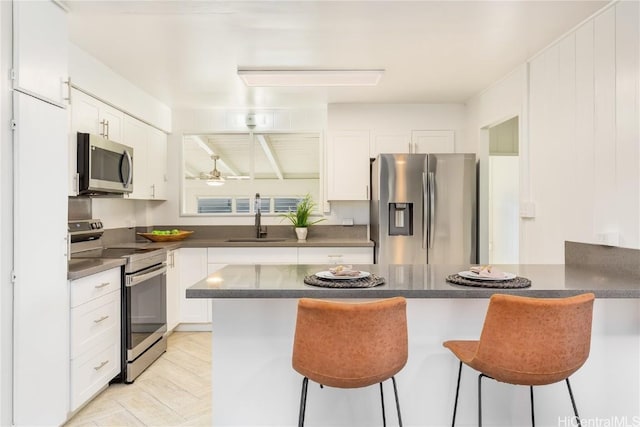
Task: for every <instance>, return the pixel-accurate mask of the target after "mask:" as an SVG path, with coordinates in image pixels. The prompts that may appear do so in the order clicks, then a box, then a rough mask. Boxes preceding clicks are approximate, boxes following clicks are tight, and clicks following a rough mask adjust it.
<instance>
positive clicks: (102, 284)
mask: <svg viewBox="0 0 640 427" xmlns="http://www.w3.org/2000/svg"><path fill="white" fill-rule="evenodd" d="M110 284H111V282H104V283H101V284H99V285H96V286H95V288H96V289H100V288H104V287H105V286H109V285H110Z"/></svg>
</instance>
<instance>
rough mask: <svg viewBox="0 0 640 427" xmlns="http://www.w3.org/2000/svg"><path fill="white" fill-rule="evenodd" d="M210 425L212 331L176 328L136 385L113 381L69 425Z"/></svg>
mask: <svg viewBox="0 0 640 427" xmlns="http://www.w3.org/2000/svg"><path fill="white" fill-rule="evenodd" d="M205 425H207V426H210V425H211V333H210V332H174V333H173V334H171V335H170V336H169V340H168V344H167V351H166V353H164V354H163V355H162V356H161V357H160V358H159V359H158V360H156V361H155V363H154V364H153V365H151V366H150V367H149V368H147V370H146V371H145V372H143V373H142V375H140V376H139V377H138V378H137V379H136V380H135V381H134V383H133V384H112V385H110V386H109V387H108V388H107V389H106V390H104V391H103V392H102V393H100V394H99V395H98V396H96V397H95V398H94V399H93V400H92V401H91V402H89V403H88V404H87V406H85V407H84V408H82V410H81V411H80V412H78V413H77V414H76V415H75V416H74V417H73V418H72V419H70V420H69V421H68V422H67V423H66V424H65V426H69V427H71V426H73V427H77V426H205Z"/></svg>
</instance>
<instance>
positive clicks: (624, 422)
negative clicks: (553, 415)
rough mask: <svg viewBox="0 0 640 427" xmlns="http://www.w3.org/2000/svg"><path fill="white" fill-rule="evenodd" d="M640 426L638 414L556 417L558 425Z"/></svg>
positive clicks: (591, 426)
mask: <svg viewBox="0 0 640 427" xmlns="http://www.w3.org/2000/svg"><path fill="white" fill-rule="evenodd" d="M579 425H581V426H582V427H640V415H634V416H632V417H628V416H622V417H617V416H613V417H606V418H600V417H595V418H578V417H558V427H578V426H579Z"/></svg>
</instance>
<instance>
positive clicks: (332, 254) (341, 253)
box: [298, 247, 373, 264]
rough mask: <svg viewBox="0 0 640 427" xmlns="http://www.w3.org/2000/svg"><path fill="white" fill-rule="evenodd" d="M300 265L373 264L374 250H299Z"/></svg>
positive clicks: (362, 248)
mask: <svg viewBox="0 0 640 427" xmlns="http://www.w3.org/2000/svg"><path fill="white" fill-rule="evenodd" d="M298 264H373V248H370V247H369V248H367V247H346V248H342V247H333V248H331V247H326V248H298Z"/></svg>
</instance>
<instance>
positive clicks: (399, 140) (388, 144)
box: [369, 132, 411, 158]
mask: <svg viewBox="0 0 640 427" xmlns="http://www.w3.org/2000/svg"><path fill="white" fill-rule="evenodd" d="M410 152H411V134H410V133H409V132H379V133H374V134H373V136H372V137H371V147H370V149H369V156H370V157H373V158H375V157H377V156H378V154H382V153H410Z"/></svg>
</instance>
